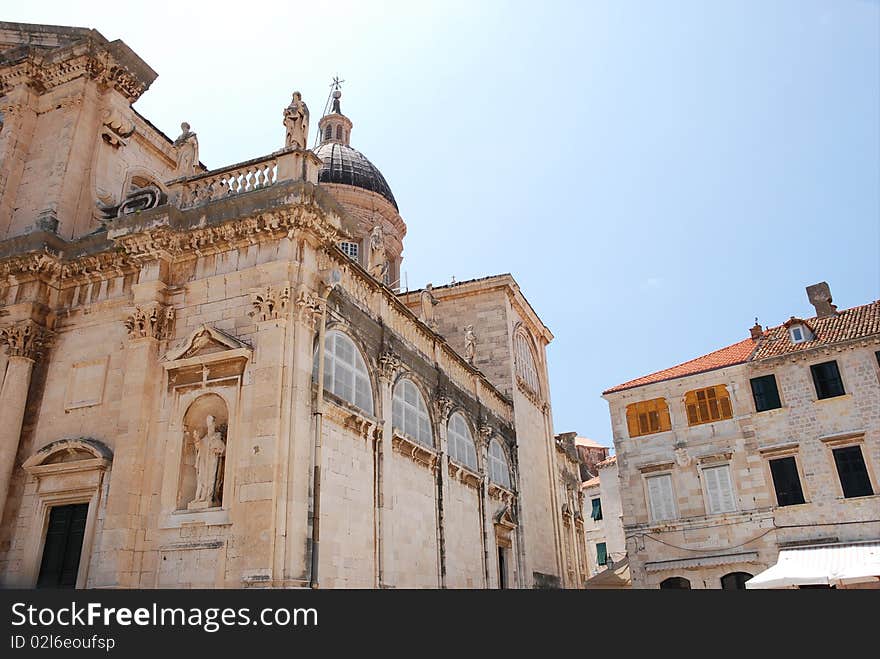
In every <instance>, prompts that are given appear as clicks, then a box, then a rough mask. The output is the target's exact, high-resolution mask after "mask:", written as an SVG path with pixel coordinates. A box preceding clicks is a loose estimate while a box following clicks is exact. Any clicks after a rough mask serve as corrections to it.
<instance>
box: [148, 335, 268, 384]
mask: <svg viewBox="0 0 880 659" xmlns="http://www.w3.org/2000/svg"><path fill="white" fill-rule="evenodd" d="M252 354H253V349H252V348H251V346H250V345H248V344H247V343H245V342H244V341H242V340H241V339H237V338H236V337H234V336H232V335H231V334H227V333H226V332H224V331H223V330H219V329H217V328H216V327H212V326H211V325H207V324H205V325H199V326H198V327H197V328H196V329H194V330H193V331H192V332H191V333H190V335H189V336H188V337H187V338H186V339H185V340H184V341H183V342H181V343H180V344H178V345H177V346H175V347H174V348H172V349H171V350H169V351H168V352H167V353H166V355H165V359H164V360H163V366H164V367H165V370H166V371H170V372H175V373H176V372H183V371H192V370H193V369H196V370H200V372H201V373H202V376H201V377H202V379H203V380H207V379H208V378H209V377H212V376H211V375H210V374H209V371H214V376H213V377H216V376H218V375H220V374H221V373H222V374H223V375H224V376H228V375H241V373H242V372H243V371H244V366H245V364H246V363H247V361H248V360H249V359H250V358H251V355H252ZM188 379H189V378H188Z"/></svg>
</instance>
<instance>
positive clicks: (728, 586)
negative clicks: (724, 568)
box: [721, 572, 752, 590]
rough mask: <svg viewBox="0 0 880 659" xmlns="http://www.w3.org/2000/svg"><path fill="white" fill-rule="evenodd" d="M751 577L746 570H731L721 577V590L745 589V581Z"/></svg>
mask: <svg viewBox="0 0 880 659" xmlns="http://www.w3.org/2000/svg"><path fill="white" fill-rule="evenodd" d="M751 578H752V575H751V574H749V573H748V572H731V573H730V574H725V575H724V576H723V577H721V590H745V589H746V581H748V580H749V579H751Z"/></svg>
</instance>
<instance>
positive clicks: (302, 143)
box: [284, 92, 309, 149]
mask: <svg viewBox="0 0 880 659" xmlns="http://www.w3.org/2000/svg"><path fill="white" fill-rule="evenodd" d="M284 127H285V128H286V129H287V135H286V136H285V138H284V146H285V148H290V147H296V148H298V149H305V148H306V142H307V141H308V136H309V108H308V106H307V105H306V103H305V101H303V100H302V94H300V93H299V92H293V99H292V100H291V101H290V105H288V106H287V107H286V108H284Z"/></svg>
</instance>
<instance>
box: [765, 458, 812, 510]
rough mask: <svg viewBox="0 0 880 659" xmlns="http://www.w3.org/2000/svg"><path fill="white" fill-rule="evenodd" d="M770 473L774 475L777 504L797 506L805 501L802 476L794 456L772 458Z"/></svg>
mask: <svg viewBox="0 0 880 659" xmlns="http://www.w3.org/2000/svg"><path fill="white" fill-rule="evenodd" d="M770 474H771V475H772V476H773V488H774V489H775V490H776V503H777V505H779V506H796V505H798V504H800V503H803V502H804V492H803V490H802V489H801V477H800V474H799V473H798V468H797V461H796V460H795V458H794V457H793V456H788V457H785V458H776V459H775V460H770Z"/></svg>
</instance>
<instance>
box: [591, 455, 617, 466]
mask: <svg viewBox="0 0 880 659" xmlns="http://www.w3.org/2000/svg"><path fill="white" fill-rule="evenodd" d="M615 462H617V456H616V455H612V456H611V457H610V458H605V459H604V460H602V462H597V463H596V467H597V468H598V467H607V466H609V465H613V464H614V463H615Z"/></svg>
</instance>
